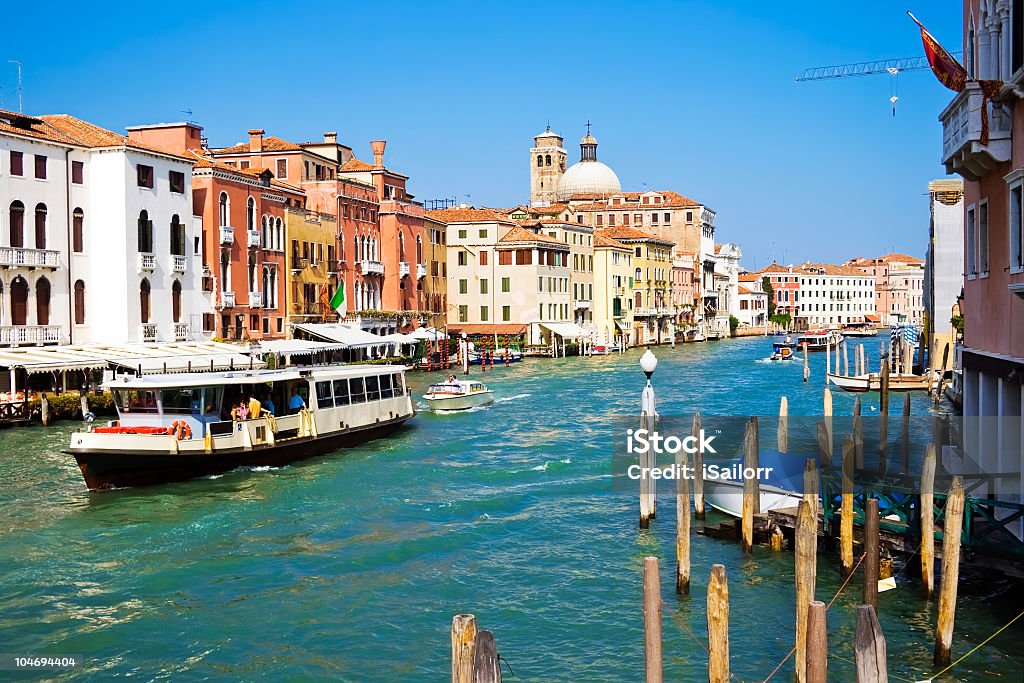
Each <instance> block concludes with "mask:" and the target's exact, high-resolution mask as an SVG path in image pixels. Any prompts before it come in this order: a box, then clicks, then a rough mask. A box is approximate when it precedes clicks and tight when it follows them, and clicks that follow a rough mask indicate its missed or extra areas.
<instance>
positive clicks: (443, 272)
mask: <svg viewBox="0 0 1024 683" xmlns="http://www.w3.org/2000/svg"><path fill="white" fill-rule="evenodd" d="M423 233H424V236H425V237H426V242H425V245H426V246H425V250H426V251H425V253H424V255H423V259H424V263H425V264H426V267H427V276H426V278H424V280H423V298H424V301H425V304H426V310H427V312H428V313H427V317H426V320H425V321H424V322H425V324H426V326H427V327H433V328H435V329H444V327H445V326H446V325H447V324H448V247H447V233H448V225H447V224H446V223H444V222H442V221H439V220H437V219H436V218H431V217H430V216H429V215H424V217H423Z"/></svg>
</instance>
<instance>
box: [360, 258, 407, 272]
mask: <svg viewBox="0 0 1024 683" xmlns="http://www.w3.org/2000/svg"><path fill="white" fill-rule="evenodd" d="M360 267H361V268H362V271H363V275H383V274H384V264H383V263H381V262H380V261H363V262H362V263H361V264H360ZM407 274H408V273H407Z"/></svg>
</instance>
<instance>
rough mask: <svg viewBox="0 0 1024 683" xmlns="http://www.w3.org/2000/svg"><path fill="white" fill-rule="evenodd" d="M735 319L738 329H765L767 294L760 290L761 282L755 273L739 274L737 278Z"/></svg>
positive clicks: (766, 321)
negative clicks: (737, 321) (738, 325)
mask: <svg viewBox="0 0 1024 683" xmlns="http://www.w3.org/2000/svg"><path fill="white" fill-rule="evenodd" d="M737 279H738V282H739V284H738V286H737V288H736V298H737V306H736V308H737V312H736V318H737V319H738V320H739V324H740V327H767V325H768V293H767V292H765V291H764V289H763V288H762V283H763V280H762V278H761V276H759V275H757V274H755V273H740V274H739V275H738V276H737Z"/></svg>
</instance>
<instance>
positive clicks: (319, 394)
mask: <svg viewBox="0 0 1024 683" xmlns="http://www.w3.org/2000/svg"><path fill="white" fill-rule="evenodd" d="M333 405H334V396H333V395H332V394H331V382H330V380H327V381H325V382H317V383H316V407H317V408H330V407H332V406H333Z"/></svg>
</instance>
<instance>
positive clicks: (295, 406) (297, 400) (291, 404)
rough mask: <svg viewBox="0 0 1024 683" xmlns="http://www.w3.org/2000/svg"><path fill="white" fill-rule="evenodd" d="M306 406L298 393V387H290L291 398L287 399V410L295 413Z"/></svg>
mask: <svg viewBox="0 0 1024 683" xmlns="http://www.w3.org/2000/svg"><path fill="white" fill-rule="evenodd" d="M305 407H306V401H305V399H303V398H302V395H301V394H300V393H299V388H298V387H292V393H291V398H289V399H288V412H289V413H297V412H299V411H300V410H302V409H303V408H305Z"/></svg>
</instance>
